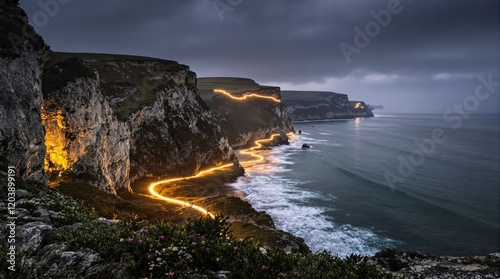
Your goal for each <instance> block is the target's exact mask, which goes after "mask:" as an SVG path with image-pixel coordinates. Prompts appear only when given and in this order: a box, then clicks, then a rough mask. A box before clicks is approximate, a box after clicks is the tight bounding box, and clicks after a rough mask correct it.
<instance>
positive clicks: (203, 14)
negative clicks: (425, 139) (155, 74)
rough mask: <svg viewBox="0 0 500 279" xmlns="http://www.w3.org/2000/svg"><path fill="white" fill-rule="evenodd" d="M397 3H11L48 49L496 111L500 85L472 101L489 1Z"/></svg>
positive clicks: (488, 55) (495, 55)
mask: <svg viewBox="0 0 500 279" xmlns="http://www.w3.org/2000/svg"><path fill="white" fill-rule="evenodd" d="M398 2H399V1H397V0H272V1H258V0H171V1H170V0H168V1H167V0H148V1H140V0H106V1H102V0H85V1H84V0H38V1H34V0H21V1H20V3H21V7H22V8H24V9H25V10H26V12H27V14H28V16H29V18H30V22H31V23H32V25H34V26H35V27H36V29H37V31H38V33H39V34H41V35H42V36H43V37H44V39H45V40H46V42H47V43H48V44H49V45H50V46H51V48H52V49H53V50H56V51H69V52H99V53H120V54H131V55H144V56H150V57H158V58H162V59H169V60H176V61H178V62H180V63H183V64H187V65H189V66H190V67H191V69H192V70H193V71H195V72H196V73H197V74H198V77H207V76H240V77H248V78H252V79H254V80H256V81H257V82H258V83H260V84H265V85H277V86H281V88H282V89H283V90H286V89H288V90H324V91H335V92H341V93H347V94H349V95H350V98H351V99H358V100H365V101H366V102H368V103H370V104H382V105H385V106H386V108H388V109H402V110H406V109H420V110H436V111H437V112H444V111H446V110H447V109H449V108H453V105H454V104H462V103H463V102H464V100H465V101H466V102H469V103H468V107H469V108H470V109H471V110H474V111H476V110H475V107H476V106H477V105H478V106H479V110H477V112H481V111H493V110H494V111H500V110H499V107H500V98H499V95H500V87H498V86H494V87H491V86H489V88H490V89H494V90H495V91H494V92H492V93H491V94H489V96H488V94H487V93H489V92H488V91H485V90H487V89H485V88H487V87H486V86H483V87H484V88H482V89H481V90H480V94H481V95H480V96H482V97H481V99H482V100H479V99H478V97H477V96H476V97H474V94H475V89H476V87H477V86H478V85H480V84H481V83H480V81H479V80H478V77H479V76H483V77H484V79H485V80H488V79H490V78H491V79H493V81H500V75H499V71H498V67H499V65H500V57H499V49H500V39H499V38H500V32H499V30H500V27H499V26H500V23H499V22H500V19H499V9H500V5H499V3H500V1H498V0H481V1H478V0H474V1H473V0H442V1H441V0H413V1H412V0H401V1H400V2H399V4H398ZM42 3H51V5H48V7H44V5H42ZM54 3H58V4H57V7H55V5H54ZM388 15H390V18H389V17H388ZM376 18H378V21H377V20H376ZM360 33H362V34H360ZM490 75H492V76H491V77H488V76H490ZM474 98H475V99H474ZM475 101H477V102H476V103H475Z"/></svg>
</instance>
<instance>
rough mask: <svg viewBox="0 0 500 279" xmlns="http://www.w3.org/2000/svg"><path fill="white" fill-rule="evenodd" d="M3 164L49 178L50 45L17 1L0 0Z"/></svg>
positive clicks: (22, 174)
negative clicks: (45, 84)
mask: <svg viewBox="0 0 500 279" xmlns="http://www.w3.org/2000/svg"><path fill="white" fill-rule="evenodd" d="M0 11H1V12H0V26H1V27H2V28H0V99H1V100H2V101H1V102H0V158H2V159H1V160H0V168H2V169H3V170H6V169H7V166H15V169H16V174H17V175H18V176H20V177H23V178H27V179H32V180H36V181H40V182H43V183H46V182H47V177H46V175H45V172H44V169H43V159H44V157H45V145H44V130H43V126H42V121H41V118H40V104H41V103H42V92H41V88H42V87H41V79H40V73H41V71H42V65H43V61H44V56H45V52H46V51H47V49H48V47H47V45H46V44H45V43H44V41H43V39H42V38H41V37H40V36H38V35H37V34H36V33H35V31H34V30H33V28H32V27H31V26H30V25H28V20H27V18H26V14H25V12H24V11H23V10H22V9H21V8H19V7H18V6H17V1H8V0H0Z"/></svg>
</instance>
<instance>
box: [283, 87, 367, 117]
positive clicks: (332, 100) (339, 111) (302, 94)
mask: <svg viewBox="0 0 500 279" xmlns="http://www.w3.org/2000/svg"><path fill="white" fill-rule="evenodd" d="M282 98H283V102H284V103H285V105H286V106H287V112H288V114H289V115H290V118H292V120H294V121H303V120H324V119H349V118H354V117H369V116H373V113H372V112H371V110H370V109H369V108H368V106H366V104H364V102H359V103H362V104H363V105H362V108H361V107H356V106H357V103H358V102H350V101H349V98H348V96H347V95H346V94H339V93H333V92H324V91H282Z"/></svg>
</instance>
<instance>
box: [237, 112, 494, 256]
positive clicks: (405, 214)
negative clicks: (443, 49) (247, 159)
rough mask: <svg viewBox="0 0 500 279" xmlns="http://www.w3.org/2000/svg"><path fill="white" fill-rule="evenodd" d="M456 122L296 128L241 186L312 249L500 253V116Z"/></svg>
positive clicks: (395, 118)
mask: <svg viewBox="0 0 500 279" xmlns="http://www.w3.org/2000/svg"><path fill="white" fill-rule="evenodd" d="M456 124H457V123H455V122H453V123H451V122H446V121H445V120H444V118H443V116H442V115H439V114H385V115H376V117H373V118H357V119H355V120H339V121H320V122H307V123H295V125H294V126H295V130H296V131H299V130H301V131H302V133H301V134H298V133H297V134H296V135H295V136H293V137H292V139H291V143H290V145H286V146H278V147H273V148H272V149H270V150H266V151H263V153H262V154H263V155H265V157H266V159H267V161H268V162H267V163H265V164H261V165H256V166H254V167H252V168H247V172H246V175H245V176H244V177H242V178H240V179H239V180H238V181H237V182H236V183H233V186H234V187H236V188H237V189H239V190H240V191H241V192H243V193H244V195H245V198H246V199H247V200H248V201H249V202H250V203H251V204H252V205H253V206H254V208H256V209H257V210H265V211H266V212H267V213H268V214H270V215H271V217H272V218H273V220H274V221H275V223H276V226H277V227H278V228H279V229H282V230H285V231H289V232H291V233H293V234H294V235H297V236H299V237H302V238H304V240H305V241H306V243H307V244H308V245H309V246H310V248H311V249H312V250H313V251H322V250H327V251H330V252H332V253H334V254H339V255H341V256H343V255H348V254H351V253H357V254H364V255H372V254H374V253H376V252H377V251H379V250H381V249H384V248H397V249H401V250H412V251H415V250H418V251H422V252H427V253H432V254H435V255H479V254H488V253H493V252H499V251H500V246H499V241H500V215H499V211H500V148H499V145H500V117H499V116H498V115H473V116H471V117H470V118H468V119H463V122H462V123H460V125H456ZM436 131H437V132H436ZM433 133H437V135H438V137H436V135H434V134H433ZM433 135H434V137H433ZM434 140H437V141H434ZM431 141H432V142H433V143H431ZM303 143H307V144H308V145H310V146H311V148H310V149H302V148H301V146H302V144H303ZM423 143H426V144H423Z"/></svg>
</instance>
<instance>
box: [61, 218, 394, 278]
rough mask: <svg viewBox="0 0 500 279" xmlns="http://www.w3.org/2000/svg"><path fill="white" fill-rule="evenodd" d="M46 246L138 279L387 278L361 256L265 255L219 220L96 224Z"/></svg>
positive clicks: (131, 220) (269, 252)
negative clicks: (115, 265) (87, 253)
mask: <svg viewBox="0 0 500 279" xmlns="http://www.w3.org/2000/svg"><path fill="white" fill-rule="evenodd" d="M52 242H65V243H67V244H68V245H69V247H70V248H71V249H73V250H77V249H80V248H83V247H87V248H91V249H93V250H95V251H97V252H98V253H99V254H100V255H101V256H102V257H103V258H104V259H106V260H107V261H115V262H120V263H125V264H127V265H128V266H129V267H130V269H131V270H133V271H134V273H135V275H136V276H139V277H141V278H145V277H147V278H184V277H185V276H186V275H189V274H198V275H207V276H208V277H209V278H211V277H213V276H214V274H215V272H217V271H221V270H225V271H229V272H230V273H231V276H232V277H231V278H391V277H390V276H388V275H385V274H382V273H380V272H379V271H377V270H376V269H375V268H374V267H373V266H371V265H369V264H368V263H367V258H365V257H361V256H356V255H351V256H349V257H347V258H345V259H343V258H339V257H337V256H334V255H332V254H330V253H327V252H323V253H318V254H288V253H286V252H284V251H283V250H281V249H273V250H267V251H266V250H265V249H263V248H261V247H259V246H258V244H256V243H254V242H252V241H249V240H244V239H239V240H238V239H235V238H233V237H232V236H231V234H230V231H229V224H228V223H227V222H226V219H225V218H223V217H220V216H217V217H216V218H215V219H212V218H200V219H195V220H191V221H189V222H188V223H186V224H185V225H183V226H177V225H174V224H172V223H164V222H159V223H155V224H148V223H147V222H144V221H140V220H138V218H137V217H131V218H127V219H125V220H123V221H120V222H117V223H114V224H109V223H106V222H101V221H98V220H96V221H93V222H90V223H87V224H86V225H85V226H84V227H83V228H82V229H80V230H75V231H71V232H69V233H68V232H64V233H60V234H56V235H55V236H54V238H53V239H52Z"/></svg>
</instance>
